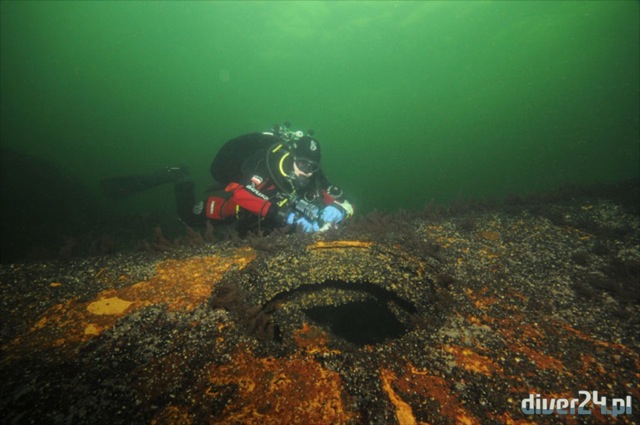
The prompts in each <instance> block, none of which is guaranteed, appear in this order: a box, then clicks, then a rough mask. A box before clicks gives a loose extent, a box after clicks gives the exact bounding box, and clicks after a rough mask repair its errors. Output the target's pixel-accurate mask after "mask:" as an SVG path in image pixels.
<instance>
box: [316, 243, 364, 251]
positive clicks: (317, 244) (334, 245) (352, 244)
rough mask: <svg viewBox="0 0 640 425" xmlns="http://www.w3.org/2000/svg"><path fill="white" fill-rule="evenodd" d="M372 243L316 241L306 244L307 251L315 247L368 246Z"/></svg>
mask: <svg viewBox="0 0 640 425" xmlns="http://www.w3.org/2000/svg"><path fill="white" fill-rule="evenodd" d="M372 245H373V242H362V241H332V242H324V241H318V242H316V243H314V244H311V245H308V246H307V251H312V250H315V249H336V248H370V247H371V246H372Z"/></svg>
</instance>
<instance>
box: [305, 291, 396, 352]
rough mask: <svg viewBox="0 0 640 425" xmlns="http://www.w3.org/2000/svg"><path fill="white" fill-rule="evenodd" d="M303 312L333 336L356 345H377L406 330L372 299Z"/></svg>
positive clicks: (380, 304) (391, 314)
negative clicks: (326, 328) (328, 330)
mask: <svg viewBox="0 0 640 425" xmlns="http://www.w3.org/2000/svg"><path fill="white" fill-rule="evenodd" d="M304 312H305V313H306V314H307V316H309V318H311V320H313V321H315V322H317V323H319V324H321V325H323V326H326V327H328V328H329V329H331V332H332V333H333V334H334V335H336V336H338V337H341V338H343V339H345V340H347V341H349V342H351V343H352V344H356V345H359V346H363V345H373V344H378V343H380V342H383V341H385V340H387V339H392V338H398V337H400V336H402V335H403V334H404V333H405V332H406V329H405V327H404V326H403V325H402V323H400V321H398V319H396V317H395V316H394V315H393V313H391V311H389V309H388V308H387V307H386V306H385V305H383V304H382V303H380V302H379V301H378V300H375V299H372V300H367V301H361V302H352V303H347V304H342V305H339V306H319V307H311V308H309V309H307V310H304Z"/></svg>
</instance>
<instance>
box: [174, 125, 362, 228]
mask: <svg viewBox="0 0 640 425" xmlns="http://www.w3.org/2000/svg"><path fill="white" fill-rule="evenodd" d="M312 135H313V132H312V131H309V132H308V134H304V133H303V132H302V131H292V130H290V129H289V123H285V124H284V125H275V126H274V128H273V130H272V131H269V132H263V133H250V134H245V135H242V136H239V137H236V138H234V139H231V140H229V141H227V142H226V143H225V144H224V145H223V146H222V148H221V149H220V150H219V152H218V153H217V155H216V157H215V158H214V160H213V162H212V164H211V170H210V171H211V175H212V177H213V178H214V179H215V180H216V181H217V182H218V183H220V184H221V185H222V187H224V193H223V194H221V196H209V197H208V199H206V201H200V202H196V199H195V195H194V183H193V182H180V183H177V184H176V204H177V209H178V216H179V217H180V219H181V220H182V221H183V222H184V223H185V224H187V225H190V226H198V225H205V224H206V221H207V220H214V221H225V222H231V221H238V222H239V223H241V224H243V227H244V228H251V227H253V228H255V227H256V226H257V228H258V230H262V229H273V228H277V227H284V226H287V225H295V226H297V227H298V228H300V229H301V230H302V231H303V232H305V233H311V232H322V231H325V230H328V229H330V228H332V227H335V226H336V225H337V224H339V223H342V222H343V221H344V220H346V219H347V218H349V217H351V216H352V215H353V206H352V205H351V203H350V202H349V201H348V200H347V199H345V197H344V195H343V193H342V190H341V189H340V188H338V187H337V186H334V185H332V184H330V183H329V181H328V180H327V178H326V177H325V175H324V173H323V171H322V169H321V167H320V144H319V143H318V140H317V139H315V138H313V137H312Z"/></svg>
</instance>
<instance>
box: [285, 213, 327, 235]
mask: <svg viewBox="0 0 640 425" xmlns="http://www.w3.org/2000/svg"><path fill="white" fill-rule="evenodd" d="M287 224H295V225H297V226H298V227H299V228H301V229H302V231H303V232H304V233H311V232H317V231H318V230H320V226H319V225H318V222H317V221H310V220H309V219H307V218H304V217H297V216H296V214H295V213H290V214H289V216H288V217H287Z"/></svg>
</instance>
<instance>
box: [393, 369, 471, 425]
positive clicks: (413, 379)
mask: <svg viewBox="0 0 640 425" xmlns="http://www.w3.org/2000/svg"><path fill="white" fill-rule="evenodd" d="M394 378H395V377H394ZM390 382H391V384H392V385H393V387H394V388H395V389H396V390H397V392H398V393H400V395H414V394H417V395H419V396H420V397H421V398H423V399H432V400H435V402H437V404H438V406H437V407H436V410H437V412H434V413H436V414H437V415H439V416H441V417H446V418H448V419H450V420H451V421H452V422H453V423H458V424H470V425H476V424H478V425H479V424H480V422H479V421H478V419H477V418H475V417H474V416H473V415H471V414H470V413H469V412H467V411H466V410H465V409H464V407H463V406H464V405H463V404H462V403H461V402H460V401H459V400H458V398H457V397H456V395H455V393H454V392H453V391H452V390H451V388H450V387H449V385H448V384H447V381H446V380H445V379H444V378H442V377H440V376H435V375H431V374H430V373H428V372H427V371H420V370H417V369H416V368H415V367H414V366H413V365H412V364H411V363H409V362H407V363H406V365H405V368H404V373H403V375H402V376H400V377H399V378H396V379H393V380H392V381H390ZM405 398H406V397H405ZM400 423H402V422H400Z"/></svg>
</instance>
